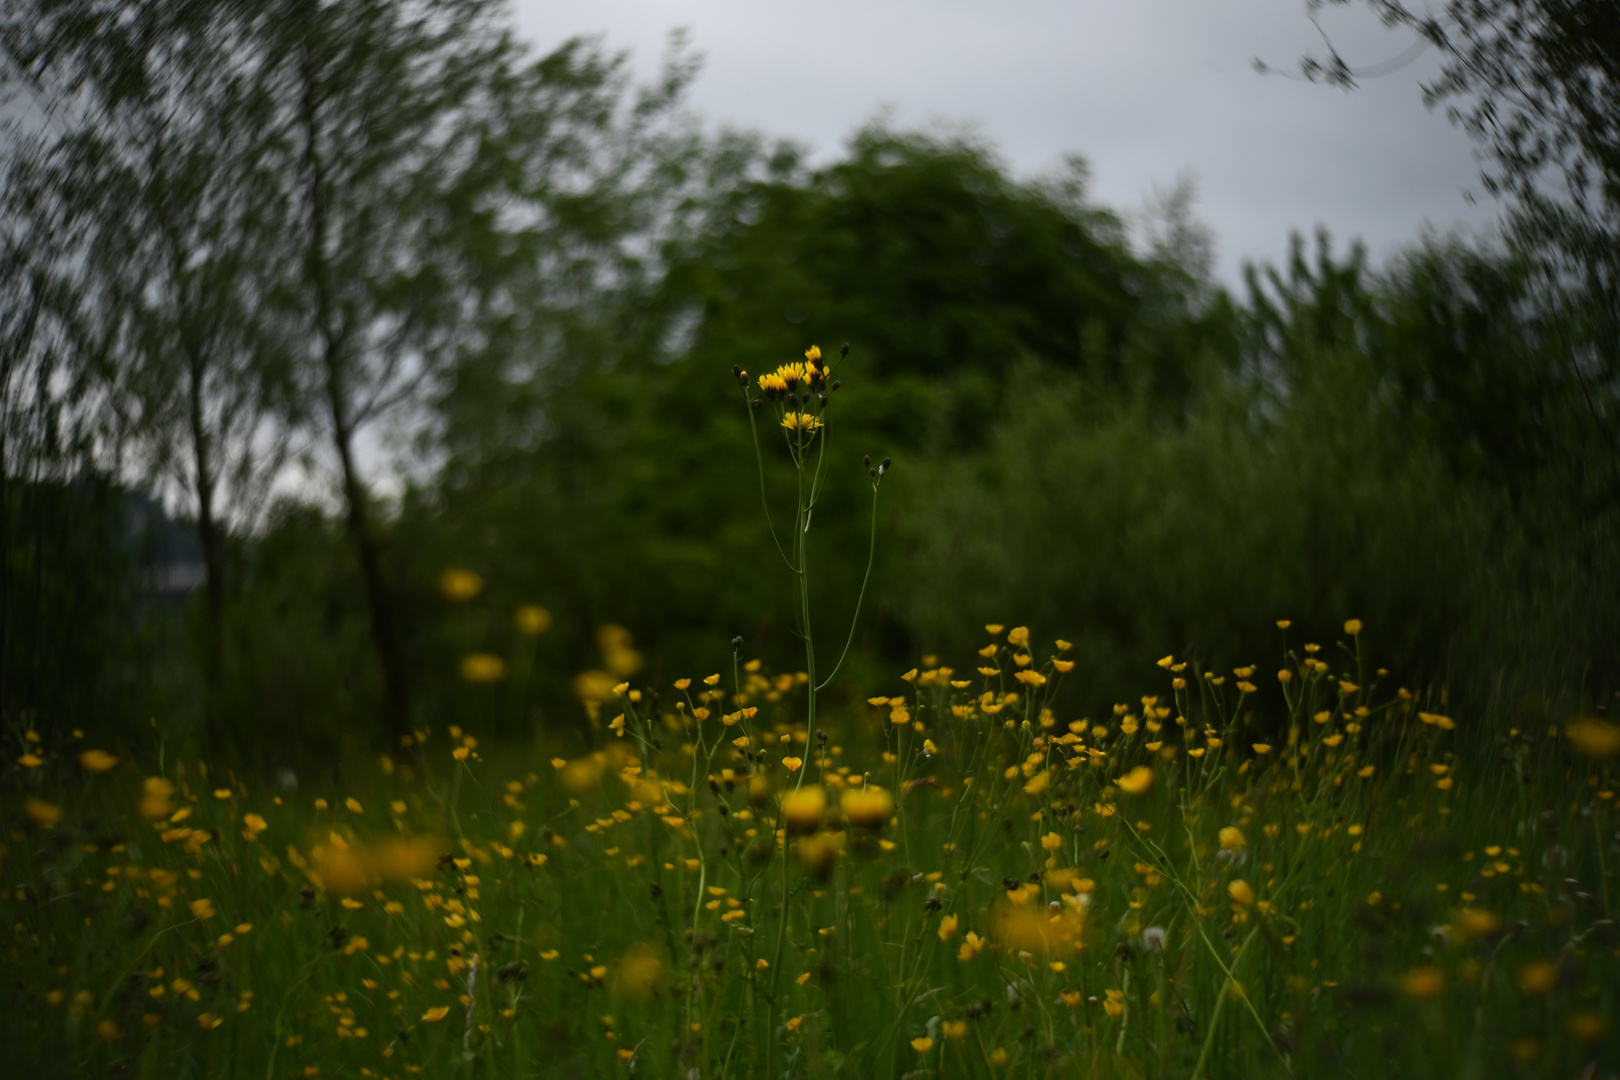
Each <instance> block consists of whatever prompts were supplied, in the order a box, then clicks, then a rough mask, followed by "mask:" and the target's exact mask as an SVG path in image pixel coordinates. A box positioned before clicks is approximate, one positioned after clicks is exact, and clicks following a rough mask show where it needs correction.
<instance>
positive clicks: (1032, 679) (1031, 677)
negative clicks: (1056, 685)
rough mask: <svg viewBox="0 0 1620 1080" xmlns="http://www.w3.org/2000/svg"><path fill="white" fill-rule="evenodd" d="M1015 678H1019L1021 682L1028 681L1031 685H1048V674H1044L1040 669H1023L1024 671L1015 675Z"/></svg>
mask: <svg viewBox="0 0 1620 1080" xmlns="http://www.w3.org/2000/svg"><path fill="white" fill-rule="evenodd" d="M1013 678H1015V679H1017V680H1018V681H1019V682H1021V683H1027V684H1028V685H1030V686H1045V685H1046V676H1045V675H1042V674H1041V673H1040V672H1038V671H1030V670H1029V669H1027V668H1026V669H1025V670H1023V671H1020V672H1019V673H1018V674H1016V675H1014V676H1013Z"/></svg>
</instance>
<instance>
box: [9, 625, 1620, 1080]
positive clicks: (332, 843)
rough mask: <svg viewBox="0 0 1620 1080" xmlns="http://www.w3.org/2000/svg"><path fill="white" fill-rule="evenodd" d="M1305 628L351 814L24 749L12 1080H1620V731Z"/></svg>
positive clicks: (769, 684) (1357, 638) (1034, 675)
mask: <svg viewBox="0 0 1620 1080" xmlns="http://www.w3.org/2000/svg"><path fill="white" fill-rule="evenodd" d="M1278 633H1279V637H1280V640H1281V642H1282V646H1281V647H1282V652H1283V656H1284V660H1283V661H1282V663H1281V665H1280V667H1270V668H1267V669H1265V670H1260V669H1254V668H1241V669H1238V670H1236V671H1233V672H1223V673H1217V672H1207V671H1200V670H1199V669H1198V667H1197V665H1196V664H1188V663H1186V662H1184V661H1183V660H1182V659H1181V658H1178V657H1165V658H1163V659H1162V660H1160V661H1159V662H1158V666H1157V667H1155V666H1154V665H1153V663H1152V658H1144V662H1143V685H1142V690H1143V691H1144V694H1143V696H1141V697H1140V698H1139V699H1137V700H1135V701H1131V702H1127V703H1123V704H1120V705H1117V706H1116V707H1115V708H1114V710H1113V713H1112V715H1107V716H1101V717H1091V718H1088V719H1080V718H1076V717H1071V716H1065V715H1058V714H1057V713H1055V712H1054V709H1053V708H1052V706H1051V702H1052V701H1053V700H1055V699H1054V694H1055V692H1056V690H1057V688H1058V687H1059V685H1060V684H1061V682H1062V681H1063V680H1064V679H1074V678H1081V677H1083V676H1084V659H1083V658H1082V657H1079V656H1075V655H1074V654H1073V653H1072V652H1071V651H1070V650H1069V649H1068V647H1067V645H1066V643H1064V642H1061V641H1060V642H1055V643H1038V642H1037V640H1036V639H1035V638H1034V637H1033V636H1032V635H1031V634H1030V632H1029V631H1028V630H1026V629H1025V628H1022V627H997V626H991V627H988V628H987V633H986V637H985V642H986V644H985V647H984V649H983V650H982V651H981V652H980V653H979V654H978V655H977V656H969V657H965V658H958V659H957V666H956V667H955V668H954V669H953V667H950V666H942V663H941V660H940V659H938V658H934V657H927V658H923V662H922V663H921V664H920V666H919V669H917V670H913V671H909V672H906V673H904V674H898V673H897V674H896V676H895V678H894V680H893V684H892V686H891V687H889V688H888V689H887V692H886V696H882V697H873V698H871V699H870V701H869V703H868V704H866V705H865V706H862V707H861V708H859V709H857V710H854V711H844V712H842V713H839V714H837V715H832V716H825V715H824V716H823V718H822V720H821V721H820V723H821V724H822V725H823V727H821V728H818V729H816V730H807V729H806V727H805V726H804V725H803V723H802V721H800V720H799V719H797V718H798V717H800V716H802V715H803V711H802V697H803V695H802V693H801V687H802V686H803V684H804V683H805V681H806V679H805V676H803V675H795V674H793V673H777V674H772V673H768V672H765V671H762V670H761V669H760V668H759V665H758V664H757V663H752V662H744V661H743V659H742V658H740V657H739V658H736V660H735V662H734V663H732V664H730V665H729V666H728V667H727V669H726V670H724V671H722V672H719V673H715V674H713V675H710V673H708V672H695V673H693V674H694V676H695V677H694V678H693V679H692V680H685V679H682V680H680V681H678V682H676V683H675V684H674V686H672V687H671V686H664V687H648V686H640V685H634V686H633V685H631V684H630V683H628V682H626V683H622V684H619V685H616V686H613V687H612V688H611V689H610V690H609V691H608V692H607V693H606V694H605V700H603V701H601V702H600V705H599V712H598V713H597V716H596V722H597V730H598V732H599V735H600V740H599V749H598V750H596V752H594V753H591V754H589V755H586V756H578V757H574V758H573V759H571V760H569V759H564V758H561V757H557V758H553V757H552V756H551V754H550V753H549V752H548V750H547V749H546V748H545V747H544V746H538V747H537V746H531V747H525V748H515V747H502V748H500V749H499V752H496V751H495V750H494V749H493V748H489V747H485V746H481V745H480V743H479V741H478V738H477V734H478V733H477V732H476V731H463V730H461V729H459V728H451V729H449V730H448V731H443V732H421V733H419V738H418V740H417V745H415V746H412V747H410V748H408V749H407V750H404V751H402V752H401V753H400V754H399V755H396V756H394V757H390V758H383V759H381V760H377V761H368V762H363V763H360V764H359V765H358V766H356V767H355V768H352V769H350V770H349V771H348V775H352V776H353V782H352V784H351V785H350V786H348V787H345V788H342V789H336V790H328V791H311V790H308V788H307V786H306V787H302V788H299V787H294V786H293V785H292V783H291V777H282V778H281V781H280V782H267V781H258V782H256V783H254V782H247V781H244V780H241V779H239V778H237V777H235V776H231V775H225V774H222V773H221V772H220V771H219V770H217V769H210V768H209V766H208V764H207V763H206V762H202V761H194V760H174V759H167V758H165V757H161V756H160V757H158V758H157V759H155V760H142V761H135V760H130V759H129V758H127V757H116V756H114V755H113V754H111V753H108V752H105V751H102V750H98V749H96V748H93V747H88V746H86V745H84V743H83V742H82V741H80V742H69V741H64V743H63V744H62V745H47V743H49V742H50V740H49V739H41V738H39V737H38V736H33V735H25V736H24V738H25V740H26V745H27V746H28V747H29V748H30V749H29V751H28V753H26V754H25V755H24V756H23V757H22V758H21V760H20V761H14V762H8V763H7V770H8V774H9V775H8V777H7V779H6V786H5V794H4V798H3V800H0V813H3V817H4V829H5V831H4V838H5V841H4V842H5V846H4V863H3V866H0V873H3V880H4V884H5V892H4V899H3V901H0V903H3V905H4V915H5V919H4V925H5V927H6V929H5V931H4V939H3V941H0V953H3V956H4V963H5V968H4V970H5V989H4V994H5V1003H6V1007H5V1009H4V1014H3V1017H0V1042H3V1044H4V1046H5V1047H6V1050H5V1057H6V1066H5V1070H4V1071H5V1072H6V1073H7V1074H8V1075H15V1076H49V1075H102V1074H107V1075H118V1076H162V1077H165V1078H166V1080H169V1078H178V1077H183V1076H255V1077H256V1076H261V1075H262V1076H265V1077H267V1078H275V1077H296V1076H307V1077H315V1076H334V1077H335V1076H364V1077H407V1076H414V1075H423V1076H449V1075H463V1074H464V1075H469V1076H484V1075H489V1076H513V1077H517V1076H553V1075H558V1076H596V1075H608V1076H610V1075H646V1076H658V1077H665V1076H670V1077H674V1076H679V1077H727V1076H729V1077H762V1076H807V1077H809V1076H832V1075H844V1076H879V1075H881V1076H899V1075H912V1076H941V1077H945V1076H997V1077H1000V1076H1038V1075H1048V1074H1051V1075H1085V1076H1103V1077H1115V1076H1119V1077H1148V1076H1167V1077H1185V1076H1224V1077H1264V1076H1279V1077H1280V1076H1328V1075H1338V1076H1356V1077H1363V1076H1365V1077H1375V1076H1413V1077H1419V1076H1421V1077H1428V1076H1470V1077H1472V1076H1481V1077H1483V1076H1609V1075H1614V1074H1615V1072H1616V1070H1617V1069H1620V1024H1617V1022H1616V1019H1615V1018H1616V1017H1617V1016H1620V1012H1617V1006H1620V1002H1617V1000H1616V999H1617V994H1620V977H1617V975H1620V965H1617V957H1620V939H1617V936H1616V933H1615V929H1614V925H1613V923H1612V921H1611V916H1612V906H1611V905H1612V903H1613V899H1614V898H1613V897H1612V896H1611V882H1610V866H1611V864H1612V862H1613V860H1614V859H1615V858H1616V850H1615V837H1616V832H1615V830H1616V822H1615V809H1614V792H1613V783H1614V779H1615V777H1614V775H1613V771H1612V766H1611V765H1610V764H1607V762H1611V761H1612V760H1613V759H1614V757H1615V755H1616V753H1617V752H1620V729H1617V728H1616V727H1615V726H1614V725H1612V724H1610V723H1609V722H1608V721H1605V720H1601V719H1592V718H1575V719H1572V720H1569V721H1568V722H1567V723H1563V724H1560V725H1556V726H1548V725H1547V724H1545V723H1542V724H1540V725H1538V726H1537V727H1536V728H1535V729H1526V730H1522V731H1521V730H1513V731H1510V732H1504V733H1503V734H1501V735H1500V736H1497V737H1494V738H1491V737H1488V736H1486V735H1485V734H1483V731H1484V730H1485V729H1484V728H1483V726H1482V725H1481V723H1480V722H1479V721H1478V720H1477V719H1476V718H1471V717H1467V716H1460V715H1459V716H1457V717H1455V718H1451V717H1449V716H1448V715H1446V706H1445V704H1444V698H1443V697H1441V696H1434V697H1432V698H1431V697H1430V696H1428V695H1423V694H1413V693H1411V692H1409V691H1407V690H1404V689H1399V688H1398V687H1397V686H1396V685H1394V683H1393V679H1392V677H1391V676H1389V675H1386V674H1385V673H1384V672H1381V671H1375V670H1374V669H1372V668H1371V667H1370V666H1368V663H1366V662H1364V660H1363V655H1362V651H1361V650H1362V647H1363V640H1364V638H1363V635H1362V634H1361V627H1360V625H1359V624H1358V623H1355V622H1351V623H1348V624H1346V627H1345V633H1344V634H1343V635H1342V636H1341V637H1340V640H1338V641H1337V642H1329V643H1326V644H1324V645H1322V646H1321V647H1320V648H1319V647H1318V646H1317V645H1316V644H1315V643H1305V642H1298V643H1296V642H1294V641H1292V640H1290V638H1289V635H1288V630H1287V629H1286V628H1282V629H1279V631H1278ZM1369 649H1370V646H1369ZM705 675H709V676H710V677H708V678H704V677H703V676H705ZM1272 706H1275V707H1272ZM1284 709H1286V713H1284V711H1283V710H1284ZM1262 739H1264V740H1265V741H1262Z"/></svg>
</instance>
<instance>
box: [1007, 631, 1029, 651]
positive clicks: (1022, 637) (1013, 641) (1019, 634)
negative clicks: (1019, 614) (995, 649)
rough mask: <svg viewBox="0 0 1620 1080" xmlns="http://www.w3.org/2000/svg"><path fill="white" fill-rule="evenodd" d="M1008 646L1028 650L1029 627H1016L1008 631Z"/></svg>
mask: <svg viewBox="0 0 1620 1080" xmlns="http://www.w3.org/2000/svg"><path fill="white" fill-rule="evenodd" d="M1007 644H1009V645H1015V646H1019V647H1021V648H1027V647H1028V646H1029V627H1027V626H1015V627H1013V628H1012V629H1011V630H1009V631H1007Z"/></svg>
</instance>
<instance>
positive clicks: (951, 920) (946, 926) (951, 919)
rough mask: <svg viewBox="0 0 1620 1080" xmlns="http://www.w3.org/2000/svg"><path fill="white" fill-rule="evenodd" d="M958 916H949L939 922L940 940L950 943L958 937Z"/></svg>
mask: <svg viewBox="0 0 1620 1080" xmlns="http://www.w3.org/2000/svg"><path fill="white" fill-rule="evenodd" d="M956 921H957V920H956V916H955V915H947V916H945V917H944V918H943V919H941V920H939V940H941V941H949V940H951V938H953V937H955V936H956Z"/></svg>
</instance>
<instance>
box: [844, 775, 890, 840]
mask: <svg viewBox="0 0 1620 1080" xmlns="http://www.w3.org/2000/svg"><path fill="white" fill-rule="evenodd" d="M838 802H839V805H840V806H841V807H842V808H843V811H844V817H846V818H848V819H849V823H850V824H851V825H854V826H856V827H857V828H862V829H880V828H882V827H883V822H884V820H885V819H886V818H887V817H888V816H889V814H890V812H891V811H893V810H894V796H893V795H890V794H889V793H888V792H887V791H885V790H884V789H882V788H880V787H871V786H865V785H863V786H861V787H859V788H855V789H852V790H850V791H846V792H844V794H843V796H842V797H841V798H840V799H839V800H838Z"/></svg>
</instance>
